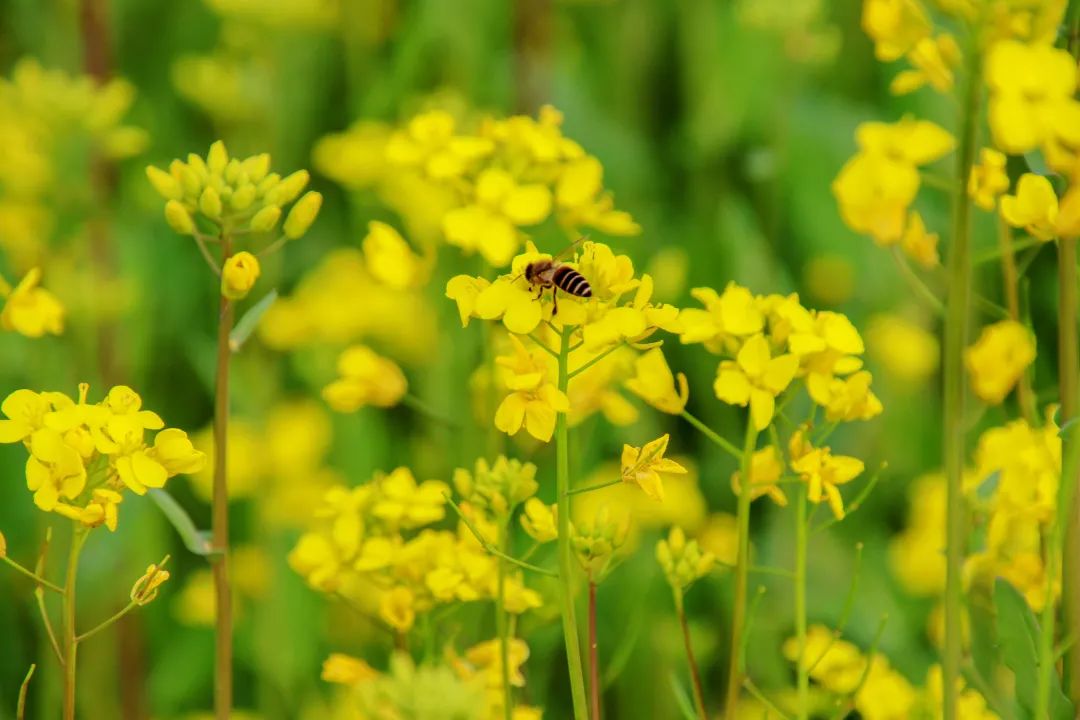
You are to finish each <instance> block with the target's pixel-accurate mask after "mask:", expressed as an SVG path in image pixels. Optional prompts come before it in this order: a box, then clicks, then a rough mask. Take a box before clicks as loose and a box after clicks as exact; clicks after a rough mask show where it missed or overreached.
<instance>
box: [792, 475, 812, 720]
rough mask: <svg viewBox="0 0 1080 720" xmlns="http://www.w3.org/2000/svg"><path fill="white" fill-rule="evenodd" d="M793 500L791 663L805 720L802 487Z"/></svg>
mask: <svg viewBox="0 0 1080 720" xmlns="http://www.w3.org/2000/svg"><path fill="white" fill-rule="evenodd" d="M796 493H797V495H798V499H797V501H796V503H795V642H796V645H797V647H798V658H799V661H798V662H797V663H796V664H795V667H796V672H797V679H798V683H797V688H798V700H797V701H796V702H797V704H798V720H806V717H807V715H806V713H807V705H808V703H809V702H810V663H809V659H808V658H807V657H806V534H807V533H806V530H807V527H806V526H807V522H806V488H805V487H802V488H799V489H798V490H797V491H796Z"/></svg>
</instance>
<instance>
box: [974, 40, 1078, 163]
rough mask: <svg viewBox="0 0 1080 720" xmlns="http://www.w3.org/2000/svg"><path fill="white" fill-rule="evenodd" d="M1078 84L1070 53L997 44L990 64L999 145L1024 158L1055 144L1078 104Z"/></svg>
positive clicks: (1013, 42)
mask: <svg viewBox="0 0 1080 720" xmlns="http://www.w3.org/2000/svg"><path fill="white" fill-rule="evenodd" d="M1076 81H1077V72H1076V62H1075V61H1074V60H1073V58H1072V56H1071V55H1069V53H1068V52H1067V51H1065V50H1059V49H1057V48H1055V47H1053V46H1051V45H1048V44H1041V43H1034V44H1030V45H1028V44H1024V43H1021V42H1017V41H1016V40H1002V41H1001V42H998V43H995V44H994V46H993V47H992V48H991V49H990V54H989V56H988V58H987V61H986V84H987V85H988V86H989V88H990V130H991V132H992V133H993V138H994V145H995V146H997V147H998V148H999V149H1001V150H1003V151H1004V152H1006V153H1009V154H1021V153H1025V152H1028V151H1029V150H1033V149H1035V148H1037V147H1039V146H1040V145H1042V144H1044V143H1045V142H1047V141H1048V140H1049V139H1051V137H1052V135H1053V128H1054V126H1055V124H1056V123H1057V122H1058V118H1059V117H1060V116H1061V115H1062V114H1063V113H1066V112H1068V111H1069V106H1070V105H1075V104H1076V102H1077V101H1076V100H1075V99H1073V93H1074V92H1075V91H1076Z"/></svg>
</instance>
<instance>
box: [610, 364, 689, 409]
mask: <svg viewBox="0 0 1080 720" xmlns="http://www.w3.org/2000/svg"><path fill="white" fill-rule="evenodd" d="M634 371H635V374H634V377H632V378H630V379H629V380H627V381H626V387H627V389H629V390H630V391H631V392H633V393H634V394H635V395H637V396H638V397H640V398H641V399H642V400H644V401H645V402H647V403H649V405H652V406H653V407H654V408H656V409H657V410H660V411H661V412H666V413H670V414H672V415H678V414H679V413H681V412H682V411H683V409H684V408H685V407H686V402H687V400H689V398H690V388H689V384H688V383H687V380H686V375H685V374H683V373H679V374H678V375H673V374H672V372H671V368H670V367H668V363H667V359H666V358H665V357H664V351H663V350H661V349H660V348H652V349H651V350H648V351H646V352H644V353H642V354H641V355H639V356H638V357H637V359H636V360H635V362H634ZM676 381H677V384H676Z"/></svg>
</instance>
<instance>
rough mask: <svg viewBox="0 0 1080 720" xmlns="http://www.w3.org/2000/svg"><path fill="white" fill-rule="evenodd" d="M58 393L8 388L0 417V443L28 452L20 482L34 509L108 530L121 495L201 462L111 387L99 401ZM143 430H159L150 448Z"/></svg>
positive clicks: (83, 393) (185, 443) (181, 437)
mask: <svg viewBox="0 0 1080 720" xmlns="http://www.w3.org/2000/svg"><path fill="white" fill-rule="evenodd" d="M88 391H89V386H87V385H85V384H83V385H80V386H79V397H78V400H73V399H72V398H70V397H68V396H67V395H65V394H64V393H60V392H42V393H36V392H33V391H32V390H16V391H15V392H13V393H11V394H10V395H8V396H7V398H5V399H4V402H3V404H2V405H0V411H2V412H3V414H4V415H5V416H6V419H3V420H0V443H17V442H21V443H23V445H24V446H25V447H26V449H27V451H28V452H29V453H30V457H29V459H28V460H27V463H26V484H27V487H28V488H29V489H30V490H31V491H32V492H33V493H34V504H35V505H37V506H38V507H39V508H40V509H41V510H44V511H46V512H55V513H58V514H60V515H63V516H64V517H67V518H70V519H72V520H75V521H76V522H79V523H81V524H82V525H84V526H86V527H91V528H93V527H99V526H101V525H105V526H106V527H108V528H109V529H110V530H115V529H116V524H117V516H118V506H119V504H120V502H121V500H123V492H124V490H125V489H127V490H131V491H132V492H134V493H135V494H137V495H143V494H145V493H146V491H147V489H148V488H160V487H163V486H164V485H165V481H166V480H168V479H169V478H170V477H172V476H174V475H178V474H181V473H192V472H196V471H198V470H199V469H200V468H201V467H202V465H203V462H204V460H205V456H204V455H203V453H201V452H199V451H197V450H196V449H195V448H194V447H193V446H192V444H191V441H190V440H188V436H187V434H186V433H185V432H184V431H183V430H177V429H175V428H168V429H162V428H164V427H165V423H164V422H163V421H162V420H161V418H160V417H158V415H157V414H156V413H153V412H151V411H149V410H143V409H142V398H140V397H139V396H138V395H137V394H136V393H135V391H133V390H132V389H131V388H129V387H126V386H123V385H118V386H116V387H114V388H112V389H111V390H110V391H109V392H108V394H107V395H106V396H105V399H104V400H102V401H101V402H99V403H94V404H90V403H87V401H86V400H87V393H88ZM147 430H159V431H160V432H158V433H157V435H156V436H155V437H154V441H153V444H148V443H147V441H146V437H145V436H146V431H147Z"/></svg>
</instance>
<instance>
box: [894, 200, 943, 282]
mask: <svg viewBox="0 0 1080 720" xmlns="http://www.w3.org/2000/svg"><path fill="white" fill-rule="evenodd" d="M937 246H938V234H937V233H928V232H926V225H924V224H923V219H922V215H920V214H919V213H917V212H912V213H911V214H910V215H909V216H908V222H907V227H906V228H905V229H904V237H903V238H902V239H901V240H900V247H901V248H903V250H904V252H905V253H907V255H908V257H910V258H911V259H912V260H914V261H915V262H917V263H919V264H920V265H922V266H923V267H924V268H926V269H928V270H929V269H931V268H934V267H937V265H938V264H939V263H940V262H941V260H940V259H939V258H938V249H937Z"/></svg>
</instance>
